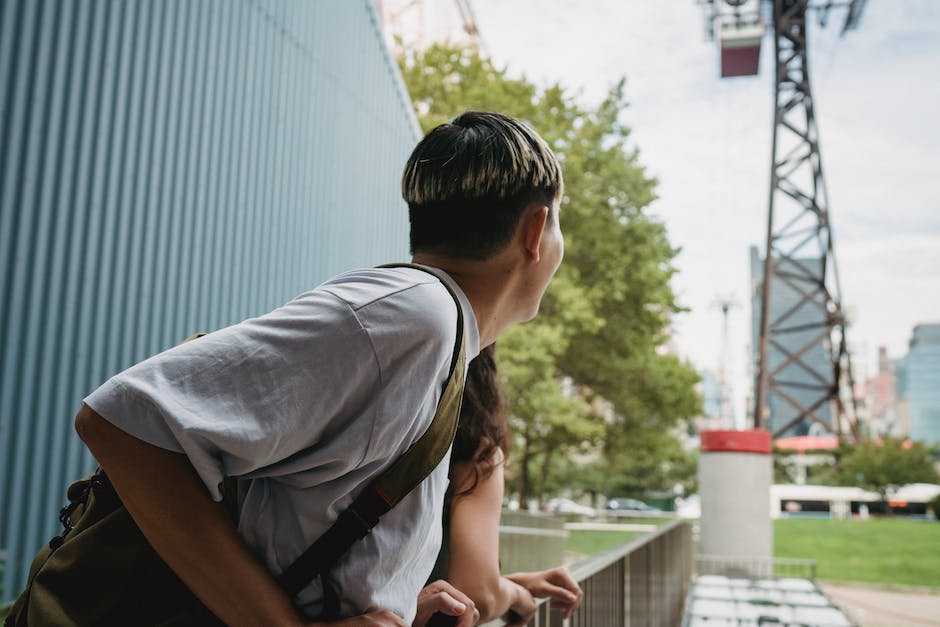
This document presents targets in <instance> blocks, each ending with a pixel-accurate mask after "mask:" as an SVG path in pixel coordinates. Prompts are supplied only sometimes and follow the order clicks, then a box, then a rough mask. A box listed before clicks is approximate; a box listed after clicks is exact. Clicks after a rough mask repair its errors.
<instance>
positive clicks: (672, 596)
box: [487, 520, 693, 627]
mask: <svg viewBox="0 0 940 627" xmlns="http://www.w3.org/2000/svg"><path fill="white" fill-rule="evenodd" d="M692 565H693V556H692V530H691V527H690V526H689V524H688V523H687V522H685V521H679V520H677V521H674V522H671V523H669V524H667V525H664V526H663V527H661V528H659V529H658V530H656V531H655V532H653V533H651V534H649V535H645V536H642V537H639V538H636V539H635V540H631V541H630V542H627V543H625V544H622V545H620V546H617V547H614V548H612V549H609V550H607V551H604V552H602V553H599V554H597V555H595V556H593V557H590V558H588V559H586V560H584V561H581V562H578V563H576V564H573V565H572V566H571V574H572V575H573V576H574V578H575V579H576V580H577V581H578V583H580V584H581V588H582V589H583V590H584V599H583V601H582V602H581V607H579V608H578V610H577V611H576V612H575V613H574V614H573V615H572V616H571V617H570V618H568V619H567V620H565V619H564V618H563V617H562V615H561V613H560V612H558V611H553V610H552V609H551V607H550V605H549V604H548V603H541V604H540V605H539V608H538V612H537V614H536V616H535V617H534V618H533V619H532V620H531V621H530V622H529V625H532V626H535V627H581V626H584V627H612V626H614V625H616V626H618V627H661V626H663V625H678V624H680V623H681V621H682V612H683V608H684V604H685V598H686V595H687V593H688V590H689V585H690V582H691V580H692ZM505 624H506V623H505V622H503V621H494V622H491V623H489V624H488V626H487V627H499V626H502V625H505Z"/></svg>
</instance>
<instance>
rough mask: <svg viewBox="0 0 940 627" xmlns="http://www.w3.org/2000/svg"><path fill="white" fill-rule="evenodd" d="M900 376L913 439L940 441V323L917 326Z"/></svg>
mask: <svg viewBox="0 0 940 627" xmlns="http://www.w3.org/2000/svg"><path fill="white" fill-rule="evenodd" d="M897 376H898V392H897V395H898V401H899V403H898V404H899V407H898V414H899V417H900V421H901V425H902V428H903V427H904V426H906V427H907V435H908V437H910V438H911V439H912V440H920V441H922V442H927V443H930V444H940V323H932V324H919V325H917V326H916V327H914V333H913V334H912V336H911V342H910V348H909V350H908V353H907V356H905V357H904V358H903V359H901V360H900V361H898V365H897Z"/></svg>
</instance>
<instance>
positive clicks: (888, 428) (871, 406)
mask: <svg viewBox="0 0 940 627" xmlns="http://www.w3.org/2000/svg"><path fill="white" fill-rule="evenodd" d="M896 388H897V376H896V373H895V367H894V362H893V361H892V360H891V359H890V358H889V357H888V350H887V349H886V348H885V347H884V346H879V347H878V372H877V374H875V375H874V376H873V377H871V378H870V379H868V380H867V381H865V383H864V384H862V386H861V394H860V396H861V398H862V400H863V402H864V409H865V414H866V419H867V422H868V425H869V432H870V435H871V436H873V437H877V436H880V435H888V434H894V435H899V436H906V435H907V432H906V431H904V432H903V433H902V432H901V431H900V425H899V424H898V415H897V394H896Z"/></svg>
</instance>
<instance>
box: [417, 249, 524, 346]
mask: <svg viewBox="0 0 940 627" xmlns="http://www.w3.org/2000/svg"><path fill="white" fill-rule="evenodd" d="M412 262H413V263H418V264H422V265H425V266H431V267H433V268H440V269H441V270H443V271H444V272H446V273H447V274H448V275H450V276H451V278H453V279H454V281H456V283H457V285H459V286H460V289H461V290H462V291H463V293H464V295H466V297H467V300H469V301H470V306H471V307H472V308H473V315H474V316H475V317H476V320H477V327H478V329H479V332H480V346H481V347H482V346H488V345H490V344H492V343H493V342H495V341H496V338H498V337H499V335H500V334H501V333H502V332H503V330H505V329H506V327H508V326H510V325H511V324H513V323H515V322H518V319H517V318H518V314H517V313H516V309H517V307H515V306H514V305H516V303H514V302H513V297H512V295H513V294H514V290H513V288H514V282H515V280H516V273H514V272H513V268H512V264H511V263H507V261H506V260H505V259H502V258H501V257H500V256H499V255H497V256H495V257H494V258H492V259H487V260H486V261H476V260H467V259H455V258H452V257H444V256H441V255H433V254H430V253H418V254H416V255H415V256H414V258H413V259H412Z"/></svg>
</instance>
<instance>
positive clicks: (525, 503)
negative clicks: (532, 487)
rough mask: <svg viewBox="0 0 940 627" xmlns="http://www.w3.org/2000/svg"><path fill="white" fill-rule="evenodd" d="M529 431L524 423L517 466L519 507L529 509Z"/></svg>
mask: <svg viewBox="0 0 940 627" xmlns="http://www.w3.org/2000/svg"><path fill="white" fill-rule="evenodd" d="M531 435H532V434H531V431H530V430H529V426H528V425H526V429H525V442H524V443H523V445H522V466H521V467H520V468H519V509H521V510H522V511H524V512H525V511H528V509H529V455H530V454H531V453H530V450H531V446H532V445H531V440H532V437H531Z"/></svg>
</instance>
